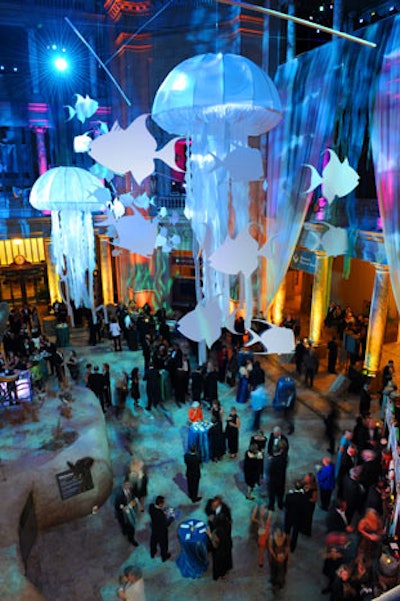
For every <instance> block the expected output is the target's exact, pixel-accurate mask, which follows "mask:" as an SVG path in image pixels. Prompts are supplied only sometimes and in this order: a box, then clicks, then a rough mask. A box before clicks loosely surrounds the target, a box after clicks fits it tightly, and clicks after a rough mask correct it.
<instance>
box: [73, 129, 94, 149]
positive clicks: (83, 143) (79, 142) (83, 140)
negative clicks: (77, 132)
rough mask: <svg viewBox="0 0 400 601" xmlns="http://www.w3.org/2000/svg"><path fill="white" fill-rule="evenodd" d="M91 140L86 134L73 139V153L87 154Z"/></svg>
mask: <svg viewBox="0 0 400 601" xmlns="http://www.w3.org/2000/svg"><path fill="white" fill-rule="evenodd" d="M91 143H92V138H91V137H90V136H89V135H88V134H87V133H86V134H82V135H81V136H75V138H74V152H88V150H89V148H90V144H91Z"/></svg>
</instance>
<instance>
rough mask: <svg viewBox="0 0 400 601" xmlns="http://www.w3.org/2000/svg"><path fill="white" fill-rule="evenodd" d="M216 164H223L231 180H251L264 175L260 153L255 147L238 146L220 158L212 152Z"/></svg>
mask: <svg viewBox="0 0 400 601" xmlns="http://www.w3.org/2000/svg"><path fill="white" fill-rule="evenodd" d="M212 156H213V157H214V159H215V161H216V163H217V165H216V166H219V165H224V166H225V168H226V169H227V170H228V171H229V173H230V176H231V179H232V181H235V182H252V181H256V180H259V179H261V178H262V177H264V169H263V164H262V157H261V153H260V151H259V150H258V149H257V148H249V147H248V146H238V147H236V148H235V149H234V150H232V151H231V152H229V153H228V154H227V156H226V157H225V159H224V160H220V159H219V158H218V157H217V156H215V155H214V154H212Z"/></svg>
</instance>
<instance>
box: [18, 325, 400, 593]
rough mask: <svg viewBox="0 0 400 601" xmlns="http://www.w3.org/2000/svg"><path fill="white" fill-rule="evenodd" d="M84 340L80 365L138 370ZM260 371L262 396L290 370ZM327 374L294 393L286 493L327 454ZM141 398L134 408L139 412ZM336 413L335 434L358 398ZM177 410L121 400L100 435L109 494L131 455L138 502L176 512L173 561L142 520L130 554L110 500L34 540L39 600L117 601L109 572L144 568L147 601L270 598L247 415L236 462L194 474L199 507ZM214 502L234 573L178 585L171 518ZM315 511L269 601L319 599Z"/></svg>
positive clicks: (270, 365)
mask: <svg viewBox="0 0 400 601" xmlns="http://www.w3.org/2000/svg"><path fill="white" fill-rule="evenodd" d="M83 340H84V339H83V338H82V336H78V335H77V334H74V335H73V336H72V341H73V342H74V348H76V350H77V351H78V354H79V356H80V358H81V361H82V364H83V365H84V364H85V363H86V362H87V361H91V362H92V363H93V364H96V363H97V364H99V365H100V366H101V364H102V363H103V362H104V361H107V362H108V363H110V365H111V371H112V375H113V378H115V377H116V376H117V374H118V372H119V371H120V370H122V369H125V370H127V371H130V370H131V369H132V367H133V366H135V365H137V366H139V367H142V356H141V352H140V351H138V352H131V351H128V350H124V351H123V352H122V353H113V352H112V350H111V348H110V346H109V344H108V343H107V342H106V343H103V344H101V345H98V346H96V347H91V348H89V347H86V346H81V343H82V341H83ZM389 355H390V357H392V358H394V360H395V364H396V366H397V367H398V369H400V352H399V350H398V347H397V345H393V346H392V347H391V348H388V349H385V353H384V357H383V361H384V362H386V360H387V358H389ZM264 367H265V370H266V373H267V377H268V388H269V390H270V392H271V393H273V391H274V389H275V381H276V380H277V378H278V377H280V376H281V375H282V373H286V372H289V373H291V372H292V371H293V369H294V366H293V364H287V363H284V362H283V361H282V360H280V361H278V360H277V359H276V358H266V359H265V361H264ZM334 378H335V376H332V375H329V374H327V373H326V370H325V368H324V365H322V366H321V370H320V373H319V374H318V375H317V377H316V380H315V388H314V389H313V390H309V389H306V388H304V387H303V386H302V385H301V384H299V386H298V396H299V402H298V405H297V414H296V429H295V433H294V434H293V435H292V436H291V437H290V452H289V458H290V460H289V467H288V473H287V483H288V485H290V484H291V483H292V481H293V480H294V479H295V478H297V477H298V476H302V475H303V474H305V473H306V472H308V471H310V470H313V469H314V466H315V464H317V463H318V462H319V461H320V460H321V458H322V456H323V455H324V454H326V446H327V445H326V441H325V439H324V427H323V422H322V415H323V414H324V413H326V411H327V407H328V405H327V401H326V397H325V396H324V394H325V393H326V392H327V391H328V389H329V387H330V385H331V383H332V381H333V380H334ZM220 400H221V401H222V404H223V407H224V410H225V413H228V412H229V409H230V407H231V405H232V404H233V403H234V402H235V401H234V391H233V390H232V389H229V388H228V387H227V386H226V385H221V387H220ZM144 402H145V395H144V393H143V394H142V398H141V404H142V405H144ZM340 404H341V407H342V409H343V410H342V414H341V426H342V427H345V426H346V425H350V424H352V423H353V421H354V417H353V415H352V414H353V407H354V408H356V407H357V405H358V402H357V399H352V398H345V399H340ZM188 407H189V405H186V407H182V408H178V407H177V406H176V405H175V403H174V402H173V401H171V402H170V403H169V404H168V405H167V407H166V410H165V411H162V410H154V411H153V412H152V414H151V415H149V414H148V413H146V412H145V411H144V410H143V408H140V409H136V410H134V409H133V407H132V404H131V402H130V401H129V402H128V406H127V410H126V412H125V415H124V418H123V420H122V421H121V422H118V421H117V420H116V418H115V417H114V416H112V415H110V416H108V417H107V423H108V437H109V444H110V449H111V455H112V461H113V466H114V474H115V486H117V485H119V484H120V482H121V478H122V476H123V474H124V472H125V470H126V468H127V465H128V463H129V460H130V457H131V454H132V453H134V454H135V455H138V456H140V457H141V458H142V459H143V460H144V462H145V464H146V466H147V468H148V472H149V478H150V483H149V496H148V499H147V503H148V502H150V501H152V500H153V499H154V497H155V495H157V494H165V496H166V498H167V503H168V505H170V506H173V507H174V508H176V509H178V510H179V513H180V516H179V519H177V520H176V522H175V523H173V524H172V525H171V527H170V533H169V540H170V550H171V552H172V560H170V561H168V562H166V563H162V562H161V560H160V559H159V558H156V559H154V560H152V559H151V558H150V555H149V517H148V515H147V512H145V513H143V514H140V515H139V519H138V525H137V539H138V540H139V542H140V546H139V547H138V548H136V549H135V548H133V547H132V546H130V544H129V543H128V542H127V541H126V540H125V539H124V538H123V537H122V535H121V534H120V531H119V528H118V524H117V522H116V520H115V518H114V515H113V506H112V499H111V498H110V499H109V500H108V502H107V503H106V504H105V505H104V506H103V507H101V508H100V510H99V512H98V513H97V514H96V515H89V516H87V517H86V518H83V519H80V520H77V521H75V522H72V523H68V524H65V525H63V526H60V527H58V528H54V529H52V530H50V531H48V532H43V533H41V534H40V536H39V538H38V540H37V543H36V545H35V547H34V549H33V551H32V554H31V559H30V565H29V572H28V573H29V575H30V577H31V578H32V579H33V580H34V581H35V583H36V584H37V585H38V586H39V587H40V589H41V590H42V591H43V594H44V595H45V597H46V599H48V600H49V601H50V600H53V599H57V601H95V600H103V601H112V600H115V599H116V588H117V585H118V574H119V572H120V570H121V568H122V567H123V566H124V565H126V564H129V563H135V564H138V565H140V566H141V567H142V568H143V572H144V579H145V583H146V593H147V600H148V601H172V600H173V601H176V600H177V599H188V600H189V599H190V600H196V599H207V600H208V601H213V600H214V599H215V600H216V599H219V600H229V601H235V600H241V601H247V600H249V601H250V600H251V601H258V600H260V601H261V600H263V599H265V598H270V597H271V596H272V595H273V593H272V589H271V585H270V584H269V582H268V578H269V574H268V567H267V565H266V564H267V562H266V563H265V567H264V568H259V567H258V562H257V546H256V542H255V536H254V532H253V530H252V528H251V526H250V515H251V511H252V508H253V506H254V503H256V502H260V503H262V502H265V497H263V496H262V490H261V491H258V492H257V495H256V496H257V500H256V501H249V500H246V498H245V484H244V480H243V475H242V459H243V455H244V452H245V450H246V448H247V445H248V442H249V439H250V436H251V430H250V425H251V419H252V416H251V409H250V408H249V407H247V406H243V405H238V406H237V408H238V412H239V415H240V418H241V429H240V453H239V457H238V459H236V460H232V459H229V458H228V457H227V456H226V457H225V458H224V459H223V461H222V462H220V463H217V464H215V463H207V464H205V465H204V466H203V469H202V478H201V483H200V494H202V496H203V501H202V502H200V503H199V504H196V505H192V503H191V502H190V501H189V499H188V497H187V495H186V492H185V490H186V489H185V477H184V464H183V453H184V451H185V444H186V440H187V419H186V415H187V409H188ZM281 422H282V416H281V415H280V414H277V413H276V412H274V411H273V409H272V408H271V407H268V408H267V409H266V410H265V412H264V414H263V417H262V426H263V428H264V429H265V431H266V432H269V431H270V430H271V429H272V427H273V426H274V425H276V424H280V423H281ZM217 493H218V494H222V495H223V496H224V498H225V500H226V502H227V503H228V504H229V505H230V507H231V509H232V515H233V541H234V547H233V557H234V569H233V570H232V572H231V573H230V574H229V577H228V579H227V580H226V581H217V582H214V581H213V580H212V577H211V569H210V568H209V569H208V571H207V573H206V574H205V575H204V576H203V577H202V578H201V579H198V580H191V579H185V578H182V576H181V575H180V572H179V570H178V568H177V566H176V564H175V560H176V558H177V556H178V554H179V543H178V540H177V536H176V529H177V525H178V523H179V521H180V520H182V519H184V518H187V517H189V516H193V517H196V518H199V519H204V518H205V514H204V506H205V501H206V500H207V499H208V498H210V497H211V496H214V495H215V494H217ZM275 514H276V515H275V518H274V520H275V522H276V523H280V522H281V521H282V512H280V511H278V510H277V511H276V512H275ZM323 540H324V513H323V512H322V511H321V510H320V509H319V508H318V507H317V509H316V512H315V518H314V528H313V536H312V537H311V538H307V537H304V536H300V539H299V544H298V548H297V549H296V551H295V553H294V554H293V555H292V556H291V557H290V562H289V570H288V575H287V582H286V586H285V588H284V589H283V590H282V591H280V592H279V593H277V594H276V597H277V598H278V599H280V600H288V601H289V600H292V599H310V600H313V601H314V600H315V601H318V600H319V599H321V600H322V599H326V597H324V596H323V595H321V593H320V590H321V588H322V587H323V585H324V578H323V576H322V574H321V567H322V561H323V550H324V547H323Z"/></svg>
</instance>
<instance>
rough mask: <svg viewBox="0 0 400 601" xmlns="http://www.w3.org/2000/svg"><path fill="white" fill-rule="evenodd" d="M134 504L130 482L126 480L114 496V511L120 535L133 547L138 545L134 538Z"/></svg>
mask: <svg viewBox="0 0 400 601" xmlns="http://www.w3.org/2000/svg"><path fill="white" fill-rule="evenodd" d="M136 502H137V501H136V499H135V498H134V497H133V494H132V488H131V485H130V482H129V480H128V479H126V480H124V483H123V485H122V486H121V488H120V489H119V491H118V492H117V494H116V496H115V501H114V509H115V517H116V518H117V520H118V522H119V525H120V527H121V532H122V534H123V535H124V536H126V537H127V538H128V540H129V542H131V543H132V545H133V546H134V547H137V546H138V545H139V543H138V542H137V540H136V538H135V511H134V508H135V505H136Z"/></svg>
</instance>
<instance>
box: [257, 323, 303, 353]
mask: <svg viewBox="0 0 400 601" xmlns="http://www.w3.org/2000/svg"><path fill="white" fill-rule="evenodd" d="M252 325H254V326H257V329H260V330H261V328H263V331H262V332H261V334H257V332H255V331H254V330H253V329H252V328H249V329H248V333H249V334H250V336H251V338H250V340H249V342H247V343H246V344H245V346H246V347H251V346H253V344H256V343H259V344H261V345H262V347H263V348H264V349H265V350H264V352H261V353H257V354H260V355H270V354H272V353H276V354H278V355H281V354H287V353H292V352H293V351H294V348H295V338H294V333H293V330H291V329H290V328H284V327H279V326H275V325H274V324H272V323H269V322H268V321H264V320H263V319H253V320H252ZM260 326H261V327H260Z"/></svg>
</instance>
